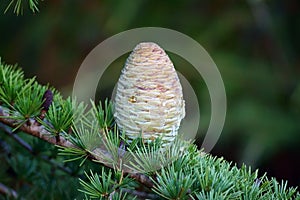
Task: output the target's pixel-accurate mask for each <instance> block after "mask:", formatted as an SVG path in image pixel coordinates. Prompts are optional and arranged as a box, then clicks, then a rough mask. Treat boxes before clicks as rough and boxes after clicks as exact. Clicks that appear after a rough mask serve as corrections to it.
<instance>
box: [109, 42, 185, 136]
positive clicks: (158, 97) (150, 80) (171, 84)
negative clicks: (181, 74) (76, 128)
mask: <svg viewBox="0 0 300 200" xmlns="http://www.w3.org/2000/svg"><path fill="white" fill-rule="evenodd" d="M184 107H185V104H184V100H183V95H182V87H181V84H180V82H179V79H178V76H177V74H176V71H175V68H174V66H173V63H172V62H171V60H170V58H169V57H168V55H167V54H166V53H165V51H164V50H163V49H162V48H161V47H159V46H158V45H157V44H155V43H152V42H144V43H140V44H138V45H137V46H136V47H135V48H134V50H133V52H132V53H131V54H130V56H129V57H128V58H127V61H126V63H125V66H124V68H123V70H122V74H121V76H120V78H119V81H118V85H117V92H116V96H115V113H114V116H115V119H116V123H117V125H118V127H119V128H120V129H121V130H123V131H125V133H126V136H127V137H128V138H129V139H130V140H132V139H134V138H137V137H139V136H142V138H143V139H144V142H148V141H151V140H152V141H153V140H154V139H155V138H157V137H159V136H162V139H163V141H164V142H171V141H173V140H174V138H175V136H176V135H177V133H178V129H179V126H180V122H181V120H182V119H183V117H184V116H185V109H184Z"/></svg>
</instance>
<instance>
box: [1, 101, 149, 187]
mask: <svg viewBox="0 0 300 200" xmlns="http://www.w3.org/2000/svg"><path fill="white" fill-rule="evenodd" d="M8 117H9V114H8V113H7V112H5V111H4V110H3V107H1V106H0V122H2V123H3V124H5V125H7V126H9V127H12V128H14V127H16V126H17V125H16V124H17V121H16V120H14V119H11V118H8ZM0 128H2V129H3V127H0ZM4 130H5V129H4ZM18 130H20V131H22V132H24V133H27V134H29V135H32V136H34V137H37V138H39V139H41V140H44V141H46V142H48V143H50V144H53V145H58V146H61V147H66V148H78V147H76V146H75V145H74V144H72V143H71V142H70V141H68V140H66V139H65V138H63V137H60V139H59V140H57V139H56V138H55V136H54V135H53V134H52V133H50V132H49V131H47V130H46V129H45V128H44V127H43V126H42V125H40V124H39V123H38V122H37V121H36V120H35V119H30V121H29V123H24V124H23V125H22V126H20V127H19V128H18ZM12 135H13V136H14V139H15V138H16V136H17V135H14V134H13V133H12ZM17 138H19V137H17ZM20 139H21V138H19V139H15V140H16V141H17V142H19V143H20V144H21V145H22V146H23V147H24V148H26V149H27V150H28V151H32V149H30V148H31V147H29V146H30V145H29V146H28V145H27V144H24V142H23V141H22V142H21V141H20ZM88 158H89V159H90V160H92V161H95V160H96V161H97V162H99V163H102V164H103V165H105V166H107V167H110V168H111V166H110V165H109V164H107V163H105V162H102V161H103V160H102V159H101V158H98V157H95V156H94V155H92V154H89V156H88ZM127 174H129V176H130V177H131V178H133V179H135V180H136V181H138V182H139V183H140V184H142V185H144V186H146V187H148V188H152V187H153V185H154V183H153V181H152V180H151V179H150V178H149V177H147V176H146V175H144V174H139V173H127Z"/></svg>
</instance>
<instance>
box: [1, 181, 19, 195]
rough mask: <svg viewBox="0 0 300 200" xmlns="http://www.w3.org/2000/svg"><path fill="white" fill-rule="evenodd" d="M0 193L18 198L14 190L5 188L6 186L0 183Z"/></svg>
mask: <svg viewBox="0 0 300 200" xmlns="http://www.w3.org/2000/svg"><path fill="white" fill-rule="evenodd" d="M0 193H1V194H4V195H6V196H8V197H13V198H15V199H17V198H18V193H17V192H16V191H15V190H13V189H11V188H9V187H7V186H6V185H4V184H2V183H0Z"/></svg>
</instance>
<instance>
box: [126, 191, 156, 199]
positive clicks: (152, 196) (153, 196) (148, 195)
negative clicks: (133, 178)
mask: <svg viewBox="0 0 300 200" xmlns="http://www.w3.org/2000/svg"><path fill="white" fill-rule="evenodd" d="M122 191H124V192H127V193H129V194H132V195H134V196H137V197H139V198H140V199H159V196H158V195H156V194H151V193H147V192H143V191H138V190H130V189H126V188H124V189H122Z"/></svg>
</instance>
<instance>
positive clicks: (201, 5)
mask: <svg viewBox="0 0 300 200" xmlns="http://www.w3.org/2000/svg"><path fill="white" fill-rule="evenodd" d="M6 6H7V4H5V3H4V2H2V3H1V4H0V12H1V13H3V11H4V10H5V7H6ZM39 8H40V12H39V13H37V14H32V13H30V12H29V11H28V12H25V13H24V15H23V16H16V15H15V14H13V12H12V10H9V11H8V13H6V14H0V56H1V57H2V61H5V62H6V63H11V64H14V63H18V65H19V66H20V67H22V68H23V69H24V71H25V74H26V76H27V77H32V76H37V80H38V81H39V82H41V83H43V84H47V83H50V84H51V85H53V86H54V87H56V88H57V89H58V90H60V91H61V92H62V93H63V94H64V95H65V96H68V95H70V94H71V89H72V84H73V81H74V79H75V76H76V72H77V70H78V68H79V67H80V65H81V62H82V61H83V60H84V58H85V56H86V55H87V54H88V53H89V52H90V51H91V50H92V49H93V48H94V47H95V46H96V45H98V44H99V43H100V42H102V41H103V40H105V39H106V38H108V37H110V36H112V35H114V34H117V33H119V32H121V31H125V30H128V29H132V28H137V27H146V26H155V27H164V28H170V29H174V30H177V31H180V32H182V33H184V34H186V35H188V36H190V37H192V38H193V39H195V40H196V41H198V42H199V43H200V44H201V45H202V46H203V47H204V48H205V49H206V50H207V51H208V52H209V54H210V56H211V57H212V58H213V60H214V61H215V63H216V64H217V66H218V68H219V70H220V73H221V75H222V77H223V81H224V84H225V88H226V92H227V100H228V110H227V118H226V123H225V126H224V130H223V132H222V135H221V137H220V139H219V141H218V143H217V145H216V146H215V148H214V149H213V151H212V152H211V153H212V154H213V155H217V156H219V157H221V156H223V157H224V158H225V159H226V160H228V161H232V162H234V163H237V164H238V165H241V164H242V163H246V164H247V165H250V166H252V168H254V169H256V168H259V170H260V173H261V175H262V174H263V173H264V172H267V174H268V176H275V177H276V178H278V179H286V180H289V185H290V186H299V185H300V170H299V169H300V80H299V77H300V56H299V52H300V51H299V48H300V37H299V35H300V2H299V1H297V0H286V1H280V0H265V1H263V0H248V1H247V0H244V1H233V0H229V1H223V0H211V1H196V0H185V1H180V0H172V1H170V0H165V1H157V0H151V1H150V0H130V1H121V0H101V1H100V0H98V1H96V0H89V1H83V0H51V1H48V0H45V1H43V2H40V5H39ZM170 57H171V59H172V60H173V61H174V64H175V66H176V67H177V68H178V70H179V71H180V72H181V73H182V74H184V75H185V77H186V78H187V79H188V80H189V81H190V83H191V85H192V86H193V88H194V89H195V91H196V93H197V96H198V99H199V102H200V110H201V114H202V113H203V114H202V115H201V120H202V121H201V126H200V130H199V138H198V139H197V143H198V144H199V146H201V142H202V139H203V137H204V135H203V133H205V130H206V129H207V125H208V120H209V117H210V116H209V110H210V109H209V108H210V104H209V96H208V92H207V89H206V86H205V83H204V82H203V80H202V79H201V77H199V76H195V75H194V73H193V70H192V67H191V66H189V63H187V62H186V61H185V60H184V59H182V58H180V57H178V56H176V55H174V54H171V53H170ZM125 59H126V55H125V56H124V57H121V58H120V59H118V60H116V62H114V63H113V64H112V65H114V66H115V67H111V68H109V69H108V70H107V72H106V73H110V74H111V75H113V77H116V79H115V80H110V79H104V80H101V88H100V89H99V93H100V94H99V98H100V99H103V98H105V97H109V96H110V95H111V91H112V88H113V86H114V84H115V81H116V80H117V78H118V76H119V74H120V69H121V68H122V65H123V62H124V61H125ZM106 77H108V76H106ZM110 77H111V76H110Z"/></svg>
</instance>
